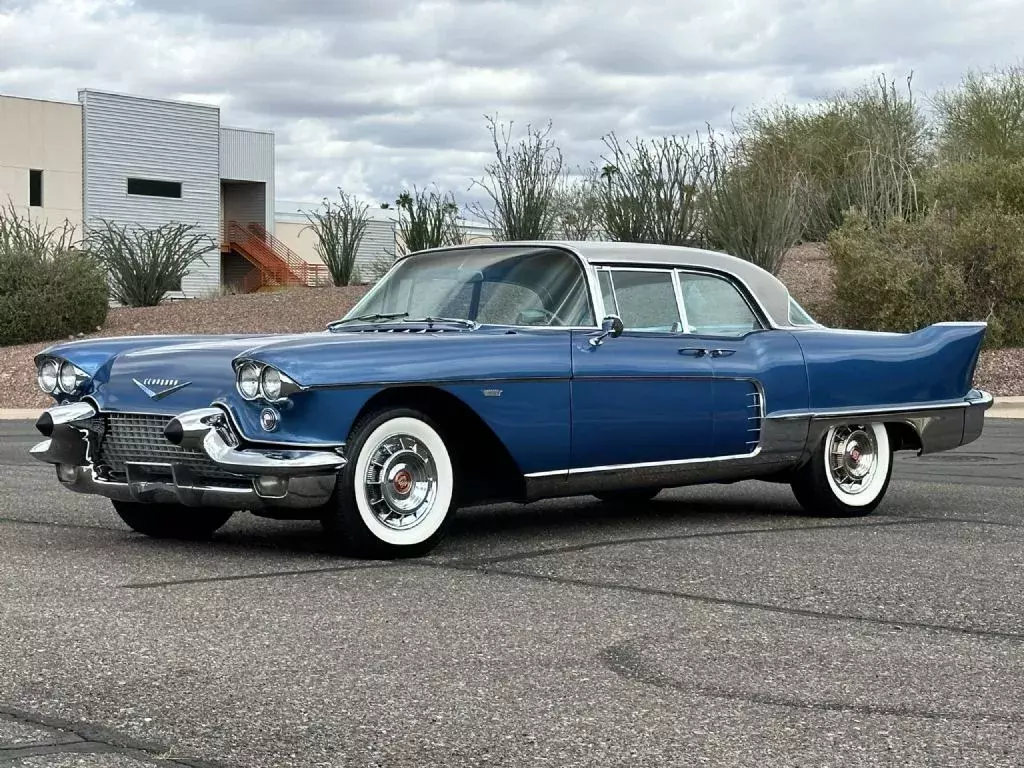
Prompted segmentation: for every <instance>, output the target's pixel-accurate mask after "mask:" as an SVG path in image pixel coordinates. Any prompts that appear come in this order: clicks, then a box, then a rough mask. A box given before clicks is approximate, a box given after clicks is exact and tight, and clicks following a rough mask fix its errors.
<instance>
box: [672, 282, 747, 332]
mask: <svg viewBox="0 0 1024 768" xmlns="http://www.w3.org/2000/svg"><path fill="white" fill-rule="evenodd" d="M679 282H680V284H681V286H682V291H683V308H684V309H685V310H686V321H687V323H688V325H689V329H690V332H691V333H700V334H709V335H715V336H742V335H743V334H745V333H749V332H750V331H754V330H758V329H759V328H760V327H761V323H760V322H759V321H758V319H757V315H755V314H754V312H753V310H751V308H750V305H748V304H747V302H746V300H745V299H744V298H743V295H742V294H741V293H740V292H739V291H738V290H737V289H736V286H734V285H733V284H732V283H730V282H729V281H727V280H723V279H722V278H720V277H714V276H712V275H698V274H694V273H688V272H680V273H679Z"/></svg>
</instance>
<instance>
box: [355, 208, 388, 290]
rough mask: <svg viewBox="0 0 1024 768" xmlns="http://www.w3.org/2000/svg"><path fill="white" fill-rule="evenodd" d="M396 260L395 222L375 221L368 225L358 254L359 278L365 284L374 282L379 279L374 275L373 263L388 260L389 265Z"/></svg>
mask: <svg viewBox="0 0 1024 768" xmlns="http://www.w3.org/2000/svg"><path fill="white" fill-rule="evenodd" d="M394 258H395V222H393V221H381V220H379V219H375V220H373V221H370V222H368V223H367V225H366V232H365V233H364V234H363V241H362V242H361V243H360V244H359V250H358V251H357V253H356V266H357V267H358V269H359V278H360V280H362V281H364V282H372V281H374V280H376V279H377V275H376V274H375V273H374V269H373V263H374V262H375V261H377V260H378V259H381V260H387V261H388V263H390V262H391V261H393V260H394Z"/></svg>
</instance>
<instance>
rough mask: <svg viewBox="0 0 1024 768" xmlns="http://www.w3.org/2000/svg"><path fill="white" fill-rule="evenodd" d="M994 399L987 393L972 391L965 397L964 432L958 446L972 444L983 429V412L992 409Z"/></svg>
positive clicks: (978, 390)
mask: <svg viewBox="0 0 1024 768" xmlns="http://www.w3.org/2000/svg"><path fill="white" fill-rule="evenodd" d="M994 402H995V399H994V398H993V397H992V395H990V394H989V393H988V392H985V391H983V390H980V389H972V390H971V391H970V393H969V394H968V395H967V407H966V408H964V430H963V436H962V437H961V438H960V445H967V444H968V443H973V442H974V441H975V440H977V439H978V438H979V437H981V432H982V430H983V429H984V428H985V411H987V410H988V409H989V408H991V407H992V405H993V403H994Z"/></svg>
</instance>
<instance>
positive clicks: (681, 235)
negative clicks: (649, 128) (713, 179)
mask: <svg viewBox="0 0 1024 768" xmlns="http://www.w3.org/2000/svg"><path fill="white" fill-rule="evenodd" d="M604 143H605V145H606V146H607V148H608V154H607V155H605V156H603V157H602V158H601V160H602V162H603V165H602V166H601V170H600V173H599V177H600V183H599V184H596V185H594V191H595V193H596V199H597V213H598V215H599V227H600V229H601V230H602V231H603V232H605V233H606V234H607V236H608V237H609V239H611V240H617V241H622V242H634V243H661V244H663V245H699V244H700V243H701V241H702V239H703V238H702V226H701V224H702V222H701V210H700V201H701V195H702V193H703V191H704V189H705V187H706V185H707V179H708V174H709V172H710V170H711V167H712V161H711V148H712V147H711V142H709V141H704V140H702V139H701V137H700V136H675V135H673V136H659V137H654V138H642V137H636V138H634V139H632V140H630V141H627V142H626V143H625V144H623V143H622V142H621V141H619V139H618V137H616V135H615V134H614V133H610V134H608V135H607V136H605V137H604Z"/></svg>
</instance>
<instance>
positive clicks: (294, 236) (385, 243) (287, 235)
mask: <svg viewBox="0 0 1024 768" xmlns="http://www.w3.org/2000/svg"><path fill="white" fill-rule="evenodd" d="M317 205H318V204H317V203H294V202H285V201H278V202H277V203H276V204H275V207H276V212H277V213H276V218H277V232H276V234H277V238H278V240H280V241H281V242H283V243H284V244H285V245H287V246H288V247H289V248H290V249H291V250H292V251H294V252H295V253H296V254H298V255H299V256H300V257H301V258H302V259H304V260H305V261H306V262H308V263H310V264H322V263H323V260H322V259H321V258H320V255H319V254H318V253H317V252H316V243H317V238H316V233H315V232H313V230H312V229H311V228H309V221H308V220H307V219H306V217H305V216H304V215H303V214H302V211H304V210H315V209H316V208H317ZM369 213H370V216H371V219H370V222H369V223H368V224H367V227H366V233H365V234H364V236H363V242H362V244H361V245H360V247H359V252H358V254H357V255H356V265H357V267H359V270H360V277H361V278H362V280H363V281H371V280H373V279H375V274H374V269H373V264H374V263H375V262H376V261H377V260H378V259H391V258H393V257H394V253H395V248H396V240H395V215H394V213H393V212H392V211H379V210H371V211H369Z"/></svg>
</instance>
